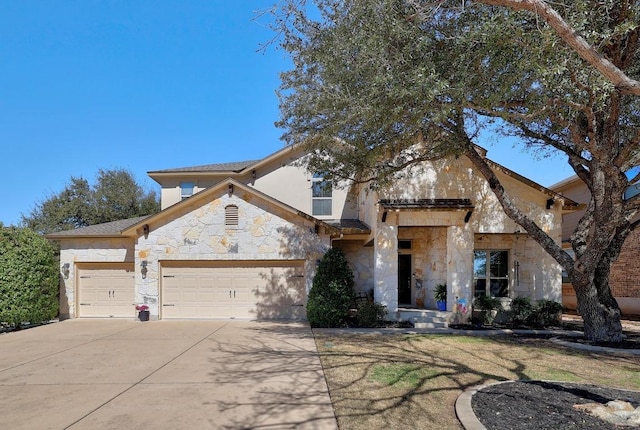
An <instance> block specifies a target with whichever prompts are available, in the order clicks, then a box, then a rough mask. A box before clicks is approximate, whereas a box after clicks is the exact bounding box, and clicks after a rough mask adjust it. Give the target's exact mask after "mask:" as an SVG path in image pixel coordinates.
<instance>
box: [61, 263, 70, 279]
mask: <svg viewBox="0 0 640 430" xmlns="http://www.w3.org/2000/svg"><path fill="white" fill-rule="evenodd" d="M70 267H71V265H70V264H69V263H64V264H63V265H62V276H63V277H64V279H69V272H70V269H69V268H70Z"/></svg>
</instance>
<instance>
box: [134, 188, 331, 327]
mask: <svg viewBox="0 0 640 430" xmlns="http://www.w3.org/2000/svg"><path fill="white" fill-rule="evenodd" d="M227 205H235V206H237V207H238V214H239V225H238V226H237V227H231V228H230V227H228V226H225V221H224V214H225V209H224V208H225V207H226V206H227ZM149 227H150V233H149V235H148V236H147V237H144V236H143V237H140V238H139V239H138V242H137V244H136V247H135V262H136V267H139V266H140V264H141V262H142V261H143V260H145V261H147V262H148V263H147V270H148V272H147V275H146V278H145V279H142V275H141V274H140V273H139V271H137V272H136V286H137V292H136V300H137V301H139V302H144V303H147V304H149V305H150V311H151V314H152V315H158V309H157V305H158V302H159V294H160V288H161V286H160V277H161V276H162V274H161V273H160V266H161V262H162V261H166V260H172V261H175V260H186V261H193V260H305V261H306V264H305V271H306V282H307V292H308V291H309V289H310V287H311V281H312V279H313V274H314V272H315V267H316V260H318V259H319V258H321V256H322V255H323V254H324V252H326V250H327V249H328V247H329V239H328V237H326V236H325V237H321V236H319V235H317V234H315V232H314V225H313V223H311V222H309V221H302V220H301V219H300V218H297V217H296V216H294V215H293V214H291V213H290V212H287V211H286V210H284V209H281V208H279V207H277V206H275V205H273V204H270V203H268V202H266V201H264V200H262V199H259V198H256V197H255V196H253V195H250V194H247V193H244V192H236V193H234V194H232V195H228V194H227V193H226V192H225V193H221V194H220V195H219V196H217V197H216V198H215V199H213V200H212V201H209V202H207V203H205V204H202V205H201V206H198V207H191V206H189V205H186V206H185V208H184V209H183V210H182V211H181V212H179V213H176V214H174V215H173V216H172V217H171V218H170V219H167V220H163V222H162V224H157V225H154V224H150V225H149Z"/></svg>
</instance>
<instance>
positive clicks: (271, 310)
mask: <svg viewBox="0 0 640 430" xmlns="http://www.w3.org/2000/svg"><path fill="white" fill-rule="evenodd" d="M306 298H307V295H306V288H305V279H304V262H303V261H236V262H229V261H208V262H162V297H161V300H162V315H161V317H162V318H167V319H171V318H179V319H182V318H243V319H304V318H305V317H306V313H305V305H306V301H307V300H306Z"/></svg>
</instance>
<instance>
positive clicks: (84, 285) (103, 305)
mask: <svg viewBox="0 0 640 430" xmlns="http://www.w3.org/2000/svg"><path fill="white" fill-rule="evenodd" d="M133 269H134V266H133V263H103V264H99V263H96V264H82V265H78V268H77V271H78V301H77V303H78V316H79V317H85V318H86V317H96V318H99V317H101V318H104V317H112V318H133V316H134V315H135V309H134V305H133V304H134V299H135V274H134V272H133Z"/></svg>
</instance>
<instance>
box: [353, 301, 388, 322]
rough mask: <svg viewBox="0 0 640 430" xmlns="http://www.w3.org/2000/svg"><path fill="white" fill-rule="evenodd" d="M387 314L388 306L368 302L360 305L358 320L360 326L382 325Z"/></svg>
mask: <svg viewBox="0 0 640 430" xmlns="http://www.w3.org/2000/svg"><path fill="white" fill-rule="evenodd" d="M386 316H387V307H386V306H384V305H382V304H380V303H374V302H367V303H364V304H362V305H360V306H359V307H358V313H357V314H356V321H357V322H358V327H380V326H381V325H382V323H383V321H384V319H385V317H386Z"/></svg>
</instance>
